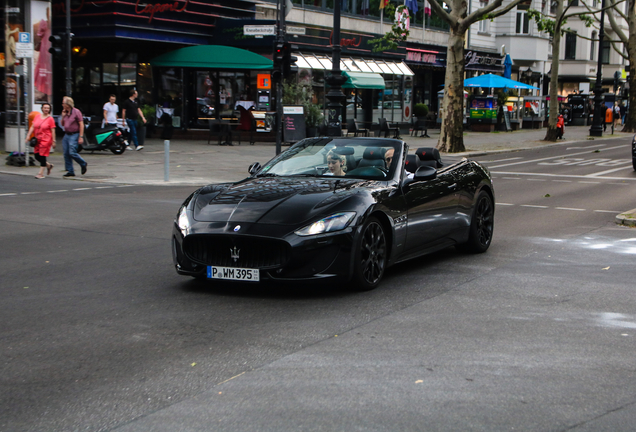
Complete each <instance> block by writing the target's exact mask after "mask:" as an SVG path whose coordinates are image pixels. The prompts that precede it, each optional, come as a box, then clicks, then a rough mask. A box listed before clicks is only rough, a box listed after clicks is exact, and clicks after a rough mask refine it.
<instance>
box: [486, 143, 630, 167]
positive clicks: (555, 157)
mask: <svg viewBox="0 0 636 432" xmlns="http://www.w3.org/2000/svg"><path fill="white" fill-rule="evenodd" d="M624 148H625V144H623V145H619V146H616V147H609V148H606V149H600V150H599V152H602V151H606V150H615V149H624ZM589 153H590V152H589V150H588V151H584V152H578V153H572V154H569V155H567V156H564V155H559V156H551V157H547V158H541V159H532V160H527V161H521V162H512V163H509V164H503V165H497V166H493V167H488V169H494V168H502V167H506V166H512V165H521V164H527V163H533V162H542V161H546V160H552V159H559V158H563V157H571V156H577V155H584V154H589Z"/></svg>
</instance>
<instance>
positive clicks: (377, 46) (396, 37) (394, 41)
mask: <svg viewBox="0 0 636 432" xmlns="http://www.w3.org/2000/svg"><path fill="white" fill-rule="evenodd" d="M384 12H385V17H388V18H389V19H392V18H393V17H394V16H395V14H396V13H407V14H408V13H409V10H408V8H407V7H406V6H404V5H400V6H398V7H395V5H394V4H393V3H390V2H389V3H388V4H387V5H386V6H385V7H384ZM409 34H410V31H409V30H408V29H404V28H402V27H401V26H400V22H397V21H395V20H394V22H393V25H392V26H391V30H389V31H388V32H387V33H385V34H384V35H383V36H382V37H379V38H376V39H371V40H370V41H369V44H371V45H373V48H372V51H373V52H382V51H390V50H394V49H396V48H397V47H398V45H399V44H400V42H405V41H406V38H408V36H409Z"/></svg>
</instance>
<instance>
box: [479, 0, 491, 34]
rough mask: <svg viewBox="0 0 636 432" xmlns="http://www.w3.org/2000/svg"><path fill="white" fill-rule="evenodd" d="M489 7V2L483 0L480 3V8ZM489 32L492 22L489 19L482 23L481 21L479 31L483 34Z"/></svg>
mask: <svg viewBox="0 0 636 432" xmlns="http://www.w3.org/2000/svg"><path fill="white" fill-rule="evenodd" d="M486 6H488V1H487V0H481V1H480V2H479V8H480V9H481V8H484V7H486ZM488 30H490V20H489V19H483V20H481V21H479V31H480V32H481V33H488Z"/></svg>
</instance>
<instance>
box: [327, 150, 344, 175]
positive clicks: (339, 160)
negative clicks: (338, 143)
mask: <svg viewBox="0 0 636 432" xmlns="http://www.w3.org/2000/svg"><path fill="white" fill-rule="evenodd" d="M327 164H328V167H329V172H328V173H325V175H333V176H339V177H342V176H344V175H345V171H346V170H347V159H346V158H345V157H344V155H339V154H337V153H336V152H334V151H333V150H331V151H330V152H329V153H327Z"/></svg>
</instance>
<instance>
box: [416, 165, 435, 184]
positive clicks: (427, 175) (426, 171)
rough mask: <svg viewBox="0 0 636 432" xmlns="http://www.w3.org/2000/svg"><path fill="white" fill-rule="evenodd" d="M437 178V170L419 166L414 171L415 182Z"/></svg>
mask: <svg viewBox="0 0 636 432" xmlns="http://www.w3.org/2000/svg"><path fill="white" fill-rule="evenodd" d="M435 177H437V170H436V169H435V168H433V167H430V166H421V167H419V168H418V169H417V171H415V180H418V181H419V180H433V179H434V178H435Z"/></svg>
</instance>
